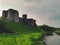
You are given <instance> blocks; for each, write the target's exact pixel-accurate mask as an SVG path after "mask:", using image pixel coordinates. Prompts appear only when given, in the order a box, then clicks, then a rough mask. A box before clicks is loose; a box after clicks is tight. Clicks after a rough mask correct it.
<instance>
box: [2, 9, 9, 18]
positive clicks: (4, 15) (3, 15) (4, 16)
mask: <svg viewBox="0 0 60 45" xmlns="http://www.w3.org/2000/svg"><path fill="white" fill-rule="evenodd" d="M7 16H8V12H7V11H5V10H3V12H2V17H3V18H7Z"/></svg>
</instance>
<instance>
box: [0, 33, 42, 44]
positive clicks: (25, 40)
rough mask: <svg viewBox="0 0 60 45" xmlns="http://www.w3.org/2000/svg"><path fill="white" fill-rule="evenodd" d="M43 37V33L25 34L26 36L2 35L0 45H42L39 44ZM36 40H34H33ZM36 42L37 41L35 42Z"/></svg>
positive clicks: (0, 35)
mask: <svg viewBox="0 0 60 45" xmlns="http://www.w3.org/2000/svg"><path fill="white" fill-rule="evenodd" d="M41 36H42V32H41V33H38V32H37V33H24V34H12V35H11V34H0V45H32V44H35V43H36V44H42V42H39V43H37V42H38V41H39V40H38V39H39V38H40V37H41ZM32 39H34V40H32ZM35 40H36V41H35Z"/></svg>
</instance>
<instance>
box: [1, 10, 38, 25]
mask: <svg viewBox="0 0 60 45" xmlns="http://www.w3.org/2000/svg"><path fill="white" fill-rule="evenodd" d="M2 17H3V18H4V19H7V20H8V21H11V22H23V23H25V24H26V25H29V26H37V24H36V20H34V19H30V18H29V19H27V14H23V15H22V17H19V12H18V11H17V10H14V9H8V10H3V12H2Z"/></svg>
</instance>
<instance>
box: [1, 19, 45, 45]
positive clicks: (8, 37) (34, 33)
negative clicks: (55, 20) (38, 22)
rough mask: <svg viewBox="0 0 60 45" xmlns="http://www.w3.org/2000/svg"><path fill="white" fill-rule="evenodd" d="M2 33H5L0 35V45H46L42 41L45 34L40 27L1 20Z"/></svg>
mask: <svg viewBox="0 0 60 45" xmlns="http://www.w3.org/2000/svg"><path fill="white" fill-rule="evenodd" d="M0 31H3V32H2V33H1V34H0V45H45V44H44V42H43V41H42V40H41V39H42V36H43V35H44V34H45V33H44V32H42V31H41V28H40V27H39V28H38V27H31V26H27V25H25V24H24V23H15V22H10V21H7V20H0ZM6 31H7V32H8V33H6Z"/></svg>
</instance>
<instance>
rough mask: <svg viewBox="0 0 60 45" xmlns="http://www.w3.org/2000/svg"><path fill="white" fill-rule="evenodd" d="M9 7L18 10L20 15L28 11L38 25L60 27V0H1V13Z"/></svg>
mask: <svg viewBox="0 0 60 45" xmlns="http://www.w3.org/2000/svg"><path fill="white" fill-rule="evenodd" d="M9 8H12V9H16V10H18V11H19V16H20V17H21V16H22V14H24V13H27V14H28V18H34V19H36V21H37V24H38V25H42V24H47V25H50V26H54V27H60V0H0V15H2V10H7V9H9Z"/></svg>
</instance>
